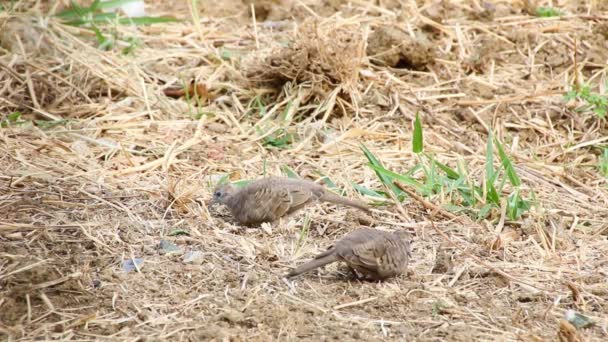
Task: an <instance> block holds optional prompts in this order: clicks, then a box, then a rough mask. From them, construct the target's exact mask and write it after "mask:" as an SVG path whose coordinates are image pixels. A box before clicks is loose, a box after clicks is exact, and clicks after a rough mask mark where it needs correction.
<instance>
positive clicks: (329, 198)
mask: <svg viewBox="0 0 608 342" xmlns="http://www.w3.org/2000/svg"><path fill="white" fill-rule="evenodd" d="M319 199H320V200H321V201H326V202H331V203H335V204H342V205H347V206H349V207H354V208H357V209H361V210H363V211H365V212H367V213H370V212H371V211H370V210H369V207H368V206H367V204H365V203H363V202H359V201H353V200H350V199H348V198H345V197H342V196H339V195H336V194H334V193H331V192H329V191H325V192H324V193H323V196H321V198H319Z"/></svg>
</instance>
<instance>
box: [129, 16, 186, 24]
mask: <svg viewBox="0 0 608 342" xmlns="http://www.w3.org/2000/svg"><path fill="white" fill-rule="evenodd" d="M178 21H180V20H179V19H176V18H172V17H134V18H120V19H118V23H119V24H121V25H127V24H131V25H152V24H160V23H173V22H178Z"/></svg>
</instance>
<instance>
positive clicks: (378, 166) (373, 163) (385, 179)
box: [360, 144, 402, 195]
mask: <svg viewBox="0 0 608 342" xmlns="http://www.w3.org/2000/svg"><path fill="white" fill-rule="evenodd" d="M360 148H361V150H362V151H363V154H365V157H366V158H367V160H368V161H369V164H368V165H370V167H372V169H373V170H374V171H376V175H377V176H378V179H380V181H381V182H382V183H383V184H384V185H386V186H387V187H388V188H389V189H391V191H392V192H393V193H394V194H395V195H399V194H400V193H401V192H402V191H401V190H400V189H399V188H397V187H396V186H395V184H393V179H392V178H391V177H390V176H386V174H385V173H382V172H380V171H378V170H386V169H385V168H384V166H382V163H381V162H380V161H379V160H378V158H376V156H374V154H373V153H372V152H370V150H369V149H368V148H367V147H366V146H365V145H364V144H361V146H360ZM386 171H388V170H386Z"/></svg>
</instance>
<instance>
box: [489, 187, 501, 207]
mask: <svg viewBox="0 0 608 342" xmlns="http://www.w3.org/2000/svg"><path fill="white" fill-rule="evenodd" d="M487 187H488V188H487V191H488V192H487V194H486V199H487V200H488V201H489V202H490V203H493V204H495V205H500V196H498V192H497V191H496V188H495V187H494V184H492V183H487Z"/></svg>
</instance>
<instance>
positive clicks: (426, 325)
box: [0, 0, 608, 341]
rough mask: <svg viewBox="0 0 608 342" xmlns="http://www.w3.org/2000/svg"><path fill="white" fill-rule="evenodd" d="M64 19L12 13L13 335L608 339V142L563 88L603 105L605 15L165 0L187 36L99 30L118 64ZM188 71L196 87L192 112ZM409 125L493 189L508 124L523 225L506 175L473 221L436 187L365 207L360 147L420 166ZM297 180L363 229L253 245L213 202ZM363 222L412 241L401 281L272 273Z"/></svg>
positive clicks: (3, 133)
mask: <svg viewBox="0 0 608 342" xmlns="http://www.w3.org/2000/svg"><path fill="white" fill-rule="evenodd" d="M64 3H68V2H67V1H64V2H61V1H60V2H57V3H56V4H55V5H53V4H47V3H46V2H41V3H33V2H27V1H16V2H12V4H13V7H12V9H10V10H8V9H7V8H5V9H4V10H2V11H1V12H0V33H1V34H0V42H1V43H2V44H1V46H2V47H1V49H0V114H1V115H2V120H3V122H6V125H4V126H6V127H3V128H0V149H1V152H0V167H1V173H0V208H1V209H2V210H1V211H0V336H2V338H3V339H7V340H10V341H25V340H36V339H41V340H45V339H53V340H80V341H85V340H87V341H88V340H125V341H139V340H141V341H144V340H145V341H165V340H180V341H182V340H191V341H202V340H215V341H270V340H281V341H290V340H299V339H303V340H314V341H318V340H344V341H350V340H417V341H444V340H448V341H514V340H518V341H552V340H561V341H605V340H606V339H608V320H607V317H606V313H607V312H608V258H607V256H608V242H607V234H608V188H607V182H606V180H607V178H606V176H605V175H603V174H602V172H601V169H600V167H599V165H600V164H601V163H602V158H601V153H602V152H601V151H602V150H601V147H602V146H604V148H605V146H606V145H607V143H608V129H607V126H606V120H605V119H599V118H598V117H597V116H596V115H594V114H593V113H591V112H590V111H577V110H576V109H577V108H579V107H580V105H581V103H578V102H577V101H565V100H564V98H563V95H564V93H565V92H566V91H568V90H570V88H571V85H573V84H576V83H587V84H590V85H593V87H592V89H593V91H595V92H598V93H604V92H605V82H606V61H607V60H608V43H607V36H608V34H607V32H608V29H607V27H608V6H606V5H605V4H604V2H602V1H593V0H584V1H540V2H533V1H486V2H482V1H475V0H471V1H465V0H463V1H456V0H454V1H367V0H361V1H339V0H336V1H321V0H304V1H291V0H282V1H270V0H268V1H242V2H241V1H237V0H231V1H225V2H221V1H200V2H198V3H197V2H196V1H195V2H190V1H184V2H178V3H177V4H171V5H169V4H167V3H168V2H165V1H159V0H155V1H146V3H147V11H148V14H149V15H154V16H161V15H168V16H173V17H176V18H179V19H182V21H181V22H170V23H161V24H154V25H150V26H137V27H130V26H128V25H114V26H112V25H110V26H109V27H108V26H104V27H103V28H102V32H103V33H104V34H108V35H110V36H113V37H114V39H115V40H116V42H117V43H116V44H114V46H113V47H110V48H109V49H108V50H103V49H100V48H99V45H100V44H99V40H98V39H97V38H96V36H95V34H94V33H93V32H92V31H90V30H86V29H84V28H77V27H73V26H67V25H64V24H62V22H61V20H60V19H58V18H56V17H53V16H52V15H51V14H52V13H57V12H58V11H60V10H62V9H64V8H65V4H64ZM89 3H90V2H89ZM192 3H194V4H197V6H195V7H193V6H192ZM538 6H547V7H549V6H552V7H554V8H558V9H559V10H560V11H561V16H554V17H539V16H537V15H536V14H535V12H534V11H535V9H536V8H537V7H538ZM252 9H253V10H252ZM252 12H255V25H254V20H253V18H254V16H253V13H252ZM15 36H18V37H19V40H16V39H15ZM134 42H135V43H134ZM192 80H194V83H193V84H194V85H195V86H194V87H193V88H197V89H198V92H197V94H200V93H202V94H200V95H201V96H200V97H197V94H194V93H191V94H188V96H185V97H181V98H179V97H178V98H176V97H175V96H174V95H175V92H177V93H179V92H180V89H181V88H182V86H183V85H185V84H190V82H191V81H192ZM178 95H179V94H178ZM172 96H173V97H172ZM195 100H196V101H195ZM15 112H19V113H21V116H20V117H18V118H17V117H16V116H11V118H9V114H11V113H15ZM416 112H419V113H420V117H421V119H422V125H423V131H424V148H425V151H427V152H429V153H432V154H433V155H434V157H435V158H436V159H437V160H439V161H441V162H442V163H445V164H446V165H448V166H450V167H452V168H454V169H457V168H458V170H461V169H466V177H467V178H468V179H469V180H471V181H472V182H473V183H475V184H477V185H480V184H482V182H483V179H484V177H485V175H486V146H487V145H486V143H487V139H488V133H489V132H493V133H494V134H495V136H496V137H497V138H498V140H499V141H502V143H503V144H504V146H505V150H506V153H507V154H508V155H509V157H510V159H511V161H512V163H513V165H514V167H515V170H516V171H517V174H518V176H519V177H520V178H521V182H522V185H521V187H520V191H521V193H522V194H523V195H525V196H526V198H531V203H532V206H531V208H530V209H529V210H525V212H524V213H523V215H521V216H519V217H518V218H516V219H509V217H507V215H506V214H505V210H506V209H505V208H506V205H507V204H506V198H507V195H508V194H509V193H510V191H511V189H510V188H509V186H508V185H507V186H506V187H505V188H504V189H503V191H501V193H500V194H499V196H500V199H501V206H498V207H494V208H490V210H489V212H487V215H486V216H485V217H483V218H482V219H477V217H478V213H479V210H480V207H479V206H477V207H471V208H468V209H467V208H464V207H465V206H464V204H463V203H461V202H458V201H457V200H455V199H454V197H453V196H451V195H449V194H448V193H447V190H446V189H444V188H440V189H436V191H434V192H433V194H431V195H428V196H424V197H423V198H422V199H415V197H412V196H405V198H404V200H403V202H401V203H400V204H398V205H395V201H394V200H393V199H392V198H390V197H389V198H386V199H384V200H380V199H379V198H378V197H373V196H371V195H370V193H369V192H368V193H367V194H364V193H362V192H360V191H357V190H356V189H355V188H354V187H353V185H352V184H353V183H356V184H358V185H360V186H362V187H364V188H365V189H372V190H374V191H378V192H380V191H385V190H386V189H385V188H384V185H383V184H382V183H381V182H380V180H379V178H378V177H377V175H376V174H375V172H374V170H373V169H372V168H370V167H369V166H368V165H367V164H368V160H367V159H366V157H365V155H364V153H363V152H362V150H361V148H360V144H361V143H363V144H364V145H365V146H366V147H367V148H368V149H369V150H370V151H371V152H372V153H373V154H374V155H375V156H376V157H377V158H378V159H379V160H381V162H382V163H383V165H384V166H385V167H386V168H387V169H389V170H392V171H394V172H398V173H401V174H404V173H405V172H406V171H407V170H410V169H411V168H412V167H414V166H415V165H417V164H419V163H420V159H419V156H417V155H415V154H414V153H413V152H412V127H413V126H412V123H413V121H414V118H415V114H416ZM494 165H495V166H496V167H498V166H499V165H500V160H499V159H498V158H497V157H496V158H495V160H494ZM290 171H293V172H294V173H296V174H297V175H298V176H299V177H302V178H308V179H312V180H319V179H320V178H321V175H327V176H329V178H330V179H331V181H332V182H333V183H335V185H336V187H337V188H339V189H341V190H343V191H344V194H345V196H348V197H350V198H356V199H359V200H364V201H367V202H369V203H372V204H376V206H374V209H373V214H372V215H371V217H367V216H365V215H363V216H362V215H360V214H359V213H357V212H356V211H355V210H352V209H344V208H343V207H336V206H333V205H329V204H320V205H316V206H313V207H311V208H308V209H307V210H305V211H303V212H301V213H300V214H298V215H296V216H295V217H294V219H293V220H291V221H288V222H282V223H281V224H278V225H273V226H272V227H270V228H268V227H266V228H264V229H262V228H257V229H245V228H242V227H239V226H237V225H235V224H233V223H232V222H231V221H230V219H229V217H227V216H226V215H222V214H223V213H222V210H221V208H211V209H210V210H208V209H207V208H206V204H207V201H208V200H209V199H210V196H211V190H212V188H213V186H214V185H215V184H216V183H217V181H218V180H219V179H220V178H221V177H222V176H224V175H228V176H229V177H230V179H231V180H233V181H236V180H241V179H255V178H258V177H261V176H262V175H263V174H274V175H280V174H286V173H288V172H290ZM412 177H413V178H414V179H416V180H419V181H421V182H423V183H424V182H428V181H429V179H427V178H426V176H425V173H424V172H422V170H420V169H418V171H415V172H413V173H412ZM532 195H533V197H531V196H532ZM480 201H481V202H484V199H483V198H481V199H480ZM481 205H483V203H481ZM431 220H433V222H435V224H436V226H437V227H436V229H435V228H433V226H432V224H431ZM362 225H365V226H371V227H376V228H378V229H389V230H391V229H407V230H408V231H410V232H411V233H412V236H413V241H414V243H413V258H412V260H411V262H410V266H409V272H408V274H407V275H403V276H401V277H398V278H396V279H392V280H389V281H386V282H381V283H373V282H360V281H357V280H354V279H351V278H349V276H348V275H347V273H346V272H345V271H344V268H343V266H342V265H337V264H334V265H331V266H328V267H326V268H324V269H321V270H319V271H318V272H311V273H308V274H304V275H302V276H300V277H298V278H295V279H294V280H293V281H290V282H288V281H285V280H284V279H283V278H282V276H283V275H284V274H285V272H287V271H288V270H289V269H290V268H291V267H294V266H295V265H298V264H300V263H301V262H303V261H306V260H308V259H309V258H311V257H312V256H314V255H315V254H316V253H318V252H320V251H322V250H324V249H325V248H326V247H327V246H329V245H330V244H331V243H332V242H333V241H335V239H337V238H339V237H340V236H342V235H343V234H345V233H347V232H349V231H352V230H353V229H355V228H357V227H359V226H362ZM161 240H164V241H165V242H163V244H164V245H163V247H164V248H160V247H159V246H160V244H161ZM167 242H170V243H171V244H172V245H168V244H167ZM166 246H172V247H173V246H174V247H177V248H179V251H173V252H170V253H168V251H167V249H168V248H167V247H166ZM193 252H194V257H192V256H193ZM185 256H190V257H191V258H190V259H187V258H186V259H185ZM140 259H141V260H142V261H143V262H142V263H139V264H138V266H139V267H137V268H136V269H132V270H131V271H130V272H127V271H126V270H125V269H124V265H125V264H126V265H128V263H129V262H131V263H132V262H134V260H140ZM567 310H574V311H576V312H578V313H580V314H583V315H585V316H587V317H589V318H590V319H592V320H593V321H594V322H595V324H594V325H593V326H591V327H588V328H579V329H575V328H574V326H573V325H571V324H569V323H566V322H565V321H564V318H565V313H566V311H567Z"/></svg>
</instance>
